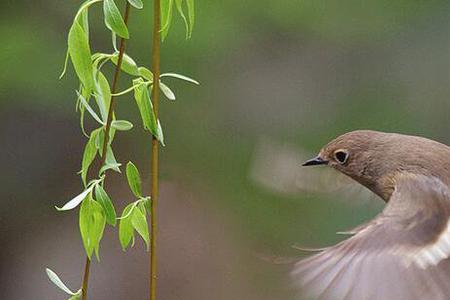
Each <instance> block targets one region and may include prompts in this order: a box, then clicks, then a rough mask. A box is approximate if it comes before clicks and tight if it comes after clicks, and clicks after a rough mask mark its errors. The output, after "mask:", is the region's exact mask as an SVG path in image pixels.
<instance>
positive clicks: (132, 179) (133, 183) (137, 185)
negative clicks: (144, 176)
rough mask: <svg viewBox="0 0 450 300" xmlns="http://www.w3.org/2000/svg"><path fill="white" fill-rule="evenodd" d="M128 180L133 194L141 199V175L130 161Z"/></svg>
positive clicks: (127, 171)
mask: <svg viewBox="0 0 450 300" xmlns="http://www.w3.org/2000/svg"><path fill="white" fill-rule="evenodd" d="M126 173H127V179H128V185H129V186H130V189H131V191H132V192H133V194H134V195H135V196H136V197H138V198H141V197H142V188H141V175H139V171H138V169H137V168H136V166H135V165H134V164H133V163H132V162H131V161H130V162H128V164H127V170H126Z"/></svg>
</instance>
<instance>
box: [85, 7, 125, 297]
mask: <svg viewBox="0 0 450 300" xmlns="http://www.w3.org/2000/svg"><path fill="white" fill-rule="evenodd" d="M129 15H130V3H129V2H128V1H127V4H126V7H125V13H124V18H123V19H124V21H125V25H127V24H128V17H129ZM124 53H125V39H124V38H121V39H120V46H119V57H118V59H117V65H116V68H115V71H114V78H113V83H112V87H111V93H112V95H111V101H110V104H109V109H108V118H107V119H106V127H105V136H104V139H103V148H102V156H101V160H100V168H102V167H103V165H104V164H105V161H106V151H107V150H108V143H109V132H110V129H111V122H112V119H113V115H114V104H115V97H114V94H115V93H116V89H117V83H118V81H119V74H120V68H121V66H122V58H123V54H124ZM90 265H91V260H90V259H89V257H87V256H86V263H85V266H84V275H83V285H82V288H81V291H82V300H86V299H87V288H88V282H89V269H90Z"/></svg>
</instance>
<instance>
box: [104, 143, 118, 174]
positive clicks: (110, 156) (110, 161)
mask: <svg viewBox="0 0 450 300" xmlns="http://www.w3.org/2000/svg"><path fill="white" fill-rule="evenodd" d="M106 164H107V165H111V166H114V165H115V166H117V167H114V168H112V169H113V170H114V171H116V172H117V173H120V169H119V167H118V166H120V164H119V163H117V160H116V157H115V156H114V152H113V150H112V147H111V146H108V148H107V149H106Z"/></svg>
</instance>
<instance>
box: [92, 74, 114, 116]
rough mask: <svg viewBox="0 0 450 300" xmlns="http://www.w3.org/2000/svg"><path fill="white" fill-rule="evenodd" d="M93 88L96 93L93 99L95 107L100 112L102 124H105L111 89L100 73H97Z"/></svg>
mask: <svg viewBox="0 0 450 300" xmlns="http://www.w3.org/2000/svg"><path fill="white" fill-rule="evenodd" d="M95 87H96V91H97V93H96V97H95V99H96V101H97V106H98V108H99V110H100V115H101V116H102V120H103V122H104V123H106V120H107V118H108V109H109V104H110V102H111V88H110V87H109V82H108V80H107V79H106V77H105V75H103V73H102V72H99V73H98V75H97V80H96V82H95Z"/></svg>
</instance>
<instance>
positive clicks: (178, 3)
mask: <svg viewBox="0 0 450 300" xmlns="http://www.w3.org/2000/svg"><path fill="white" fill-rule="evenodd" d="M175 4H176V6H177V10H178V13H179V14H180V16H181V18H182V19H183V22H184V27H185V28H186V38H188V37H189V31H190V27H189V22H188V20H187V18H186V15H185V14H184V10H183V0H175Z"/></svg>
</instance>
